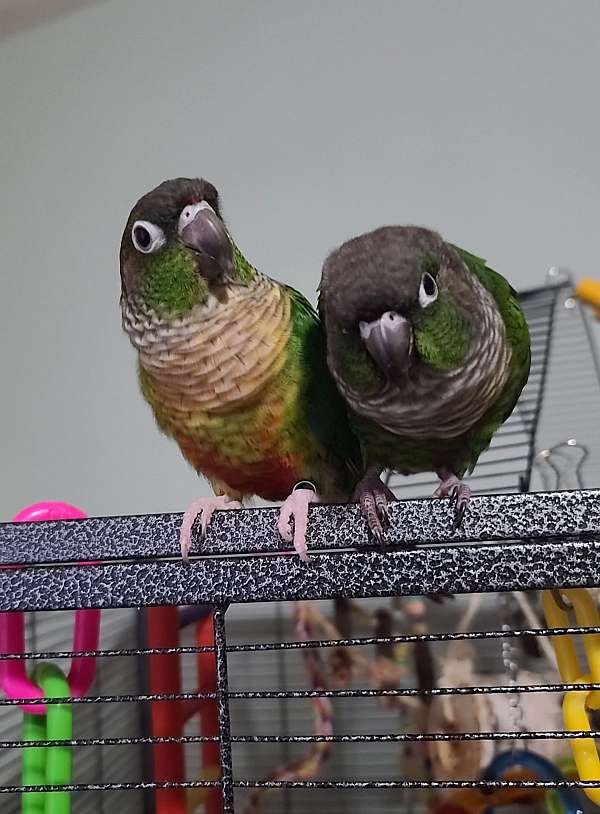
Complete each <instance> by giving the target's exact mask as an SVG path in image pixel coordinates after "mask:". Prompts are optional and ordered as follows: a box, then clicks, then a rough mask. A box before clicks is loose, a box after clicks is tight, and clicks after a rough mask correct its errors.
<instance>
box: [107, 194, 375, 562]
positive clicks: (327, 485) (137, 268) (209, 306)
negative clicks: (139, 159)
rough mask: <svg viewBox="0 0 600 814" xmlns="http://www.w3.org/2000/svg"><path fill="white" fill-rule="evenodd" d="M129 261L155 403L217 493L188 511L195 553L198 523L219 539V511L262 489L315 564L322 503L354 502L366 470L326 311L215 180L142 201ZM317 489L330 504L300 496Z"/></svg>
mask: <svg viewBox="0 0 600 814" xmlns="http://www.w3.org/2000/svg"><path fill="white" fill-rule="evenodd" d="M120 265H121V289H122V290H121V309H122V316H123V326H124V328H125V331H126V332H127V333H128V335H129V338H130V340H131V342H132V344H133V346H134V347H135V348H136V350H137V351H138V361H139V364H138V371H139V381H140V386H141V390H142V393H143V395H144V398H145V399H146V401H147V402H148V403H149V405H150V407H151V408H152V410H153V412H154V416H155V418H156V421H157V423H158V426H159V427H160V429H161V430H162V431H163V432H164V433H166V434H167V435H168V436H170V437H172V438H173V439H174V440H175V441H176V442H177V444H178V445H179V448H180V449H181V452H182V453H183V455H184V457H185V458H186V459H187V461H188V462H189V463H190V464H191V465H192V466H193V467H194V469H195V470H196V471H197V472H198V473H199V474H201V475H204V476H205V477H206V478H207V479H208V480H209V482H210V483H211V486H212V488H213V491H214V493H215V495H216V496H217V497H214V498H203V499H200V500H199V501H196V502H195V503H194V504H192V506H191V507H190V508H189V509H188V511H187V512H186V514H185V515H184V522H183V525H182V530H181V549H182V555H183V556H184V557H186V556H187V554H188V551H189V548H190V543H191V527H192V523H193V521H194V519H195V518H196V517H197V516H198V515H201V523H202V529H203V531H205V530H206V527H207V525H208V522H209V521H210V518H211V515H212V513H213V511H214V510H215V509H230V508H239V506H240V505H241V504H240V501H242V500H243V499H244V498H245V497H249V496H253V495H257V496H259V497H261V498H263V499H265V500H268V501H285V502H284V505H283V508H282V510H281V513H280V518H279V523H278V528H279V530H280V533H281V534H282V536H283V537H284V538H285V539H287V540H288V541H291V540H292V539H293V542H294V546H295V548H296V550H297V551H298V553H299V554H300V556H301V557H303V558H306V542H305V539H304V537H305V529H306V518H307V511H308V504H309V503H310V502H312V501H314V500H318V499H319V500H321V499H322V500H324V501H327V502H329V501H331V502H333V501H345V500H347V499H348V498H349V497H350V496H351V495H352V493H353V489H354V488H355V486H356V483H357V481H358V479H359V476H360V471H359V468H360V450H359V447H358V444H357V442H356V440H355V439H354V437H353V435H352V434H351V432H350V429H349V425H348V420H347V414H346V409H345V405H344V402H343V400H342V398H341V396H340V394H339V393H338V391H337V388H336V386H335V383H334V382H333V379H332V378H331V375H330V374H329V371H328V368H327V362H326V355H325V337H324V333H323V329H322V326H321V324H320V321H319V318H318V316H317V314H316V312H315V311H314V309H313V308H312V307H311V305H310V304H309V303H308V301H307V300H305V299H304V297H303V296H302V295H301V294H299V293H298V292H297V291H294V290H293V289H292V288H289V287H287V286H285V285H282V284H280V283H277V282H275V281H274V280H272V279H270V278H269V277H267V276H265V275H264V274H261V273H260V272H259V271H257V270H256V269H255V268H254V267H253V266H252V265H251V264H250V263H249V262H248V261H247V260H246V259H245V257H244V256H243V255H242V254H241V252H240V251H239V249H238V248H237V246H236V245H235V243H234V242H233V240H232V238H231V236H230V234H229V231H228V230H227V228H226V226H225V224H224V221H223V219H222V216H221V210H220V206H219V196H218V193H217V190H216V189H215V187H214V186H213V185H212V184H210V183H208V182H207V181H205V180H203V179H189V178H178V179H175V180H171V181H165V182H164V183H162V184H160V186H158V187H157V188H156V189H154V190H153V191H151V192H149V193H148V194H147V195H144V196H143V197H142V198H141V199H140V200H139V201H138V202H137V203H136V205H135V206H134V208H133V210H132V212H131V214H130V216H129V219H128V221H127V225H126V227H125V231H124V233H123V238H122V242H121V252H120ZM303 481H309V482H311V483H312V484H314V485H315V488H316V490H317V492H318V496H317V495H316V494H315V492H314V491H313V490H311V489H310V488H296V489H295V487H297V486H299V485H300V486H302V485H303V484H302V482H303ZM305 486H307V484H305ZM292 517H293V518H294V533H293V534H292V530H291V523H290V521H291V518H292Z"/></svg>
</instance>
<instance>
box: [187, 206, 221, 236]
mask: <svg viewBox="0 0 600 814" xmlns="http://www.w3.org/2000/svg"><path fill="white" fill-rule="evenodd" d="M201 209H210V211H211V212H214V211H215V210H214V209H213V208H212V206H211V205H210V204H209V203H207V202H206V201H200V202H199V203H194V204H188V205H187V206H184V207H183V209H182V210H181V214H180V215H179V234H181V232H182V230H183V229H185V227H186V226H187V225H188V223H191V222H192V221H193V220H194V218H195V217H196V215H197V214H198V212H199V211H200V210H201Z"/></svg>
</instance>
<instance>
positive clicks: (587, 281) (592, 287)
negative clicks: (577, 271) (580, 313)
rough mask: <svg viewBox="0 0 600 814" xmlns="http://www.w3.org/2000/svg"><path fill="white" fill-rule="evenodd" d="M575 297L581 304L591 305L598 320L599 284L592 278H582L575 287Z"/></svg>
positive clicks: (599, 308)
mask: <svg viewBox="0 0 600 814" xmlns="http://www.w3.org/2000/svg"><path fill="white" fill-rule="evenodd" d="M575 295H576V296H577V298H578V299H579V300H581V302H585V303H587V304H588V305H591V306H592V308H593V309H594V311H595V313H596V317H598V318H599V319H600V282H599V281H598V280H594V279H593V278H592V277H584V279H583V280H580V281H579V282H578V283H577V285H576V286H575Z"/></svg>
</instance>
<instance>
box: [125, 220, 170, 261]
mask: <svg viewBox="0 0 600 814" xmlns="http://www.w3.org/2000/svg"><path fill="white" fill-rule="evenodd" d="M131 240H132V241H133V245H134V246H135V248H136V249H137V250H138V252H142V254H151V253H152V252H157V251H158V250H159V249H160V248H161V247H162V246H164V245H165V243H166V241H167V239H166V237H165V233H164V232H163V230H162V229H161V228H160V226H156V224H154V223H150V221H147V220H136V222H135V223H134V224H133V227H132V229H131Z"/></svg>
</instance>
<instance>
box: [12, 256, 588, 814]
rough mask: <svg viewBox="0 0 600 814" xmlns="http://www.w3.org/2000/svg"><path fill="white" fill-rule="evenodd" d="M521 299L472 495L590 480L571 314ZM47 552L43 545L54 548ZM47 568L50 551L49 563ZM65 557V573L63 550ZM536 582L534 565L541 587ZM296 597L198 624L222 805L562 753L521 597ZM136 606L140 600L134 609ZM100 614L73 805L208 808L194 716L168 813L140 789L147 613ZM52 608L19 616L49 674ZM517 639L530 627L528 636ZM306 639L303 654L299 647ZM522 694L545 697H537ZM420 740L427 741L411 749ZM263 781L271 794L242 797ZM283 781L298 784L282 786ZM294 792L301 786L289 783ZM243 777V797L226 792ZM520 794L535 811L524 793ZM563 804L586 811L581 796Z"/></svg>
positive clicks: (147, 694)
mask: <svg viewBox="0 0 600 814" xmlns="http://www.w3.org/2000/svg"><path fill="white" fill-rule="evenodd" d="M522 302H523V305H524V307H525V310H526V314H527V318H528V321H529V325H530V330H531V336H532V371H531V377H530V380H529V383H528V385H527V387H526V388H525V390H524V391H523V394H522V397H521V399H520V402H519V405H518V407H517V409H516V410H515V412H514V414H513V416H512V417H511V419H510V420H509V421H508V422H507V423H506V424H505V425H504V427H503V428H502V429H501V430H500V431H499V433H498V434H497V436H496V438H495V439H494V442H493V444H492V446H491V448H490V450H489V451H488V452H486V453H485V454H484V455H483V456H482V458H481V460H480V463H479V465H478V467H477V468H476V470H475V472H474V474H473V476H472V478H471V480H470V485H471V487H472V489H473V491H474V493H475V494H502V493H511V492H520V491H526V490H531V489H533V490H537V489H549V490H553V489H563V488H567V489H571V488H585V487H592V486H597V485H599V484H600V456H599V455H598V450H597V444H598V442H596V441H595V430H593V424H594V420H595V416H597V415H600V409H599V408H600V386H599V378H598V362H597V358H596V355H595V349H594V346H593V342H592V340H591V333H590V326H589V324H588V322H587V317H586V315H585V313H584V312H583V311H582V310H581V308H580V306H579V305H578V303H577V302H576V301H575V300H574V299H573V297H572V292H571V285H570V281H569V279H568V277H566V276H565V275H562V274H561V273H556V272H555V273H553V274H552V276H551V279H550V280H549V284H548V285H546V286H544V287H542V288H539V289H536V290H533V291H529V292H525V293H524V294H523V295H522ZM389 482H390V485H391V486H392V488H393V489H394V491H395V492H396V494H397V495H398V497H400V498H415V497H422V496H429V495H430V494H431V493H432V491H433V489H434V488H435V485H436V484H435V483H434V482H433V481H431V480H430V479H429V478H428V477H427V476H423V477H421V478H420V477H414V478H410V479H405V478H395V477H391V478H390V481H389ZM500 505H501V506H504V505H506V507H507V508H506V510H507V511H513V508H510V507H508V504H500ZM425 510H427V509H426V506H425V507H423V506H421V508H420V511H425ZM532 522H533V520H532ZM542 522H545V521H542ZM10 529H11V527H9V526H4V527H2V528H0V542H5V541H7V540H9V537H10V534H11V533H12V531H10ZM523 536H528V535H523ZM109 537H110V533H109V532H107V539H109ZM59 543H60V540H59V541H58V542H57V541H56V540H55V541H54V545H55V547H56V545H58V544H59ZM0 548H1V547H0ZM96 553H97V552H96ZM340 556H341V555H340ZM381 556H385V555H381ZM115 557H116V555H114V556H109V554H108V553H107V555H106V559H107V560H110V559H114V558H115ZM90 559H92V556H91V553H90ZM96 559H101V558H100V557H97V558H96ZM59 560H60V557H59V555H58V554H55V555H54V556H53V561H54V562H58V561H59ZM13 561H14V560H13ZM64 561H65V562H69V561H73V556H72V554H71V555H70V553H69V551H65V555H64ZM271 561H273V560H271ZM3 562H10V560H3ZM112 567H113V569H114V570H117V569H118V568H119V566H118V565H113V566H112ZM47 573H48V574H49V573H50V571H48V572H47ZM157 578H158V577H157ZM552 578H553V577H552V574H551V567H550V564H549V565H548V580H549V585H550V584H552V582H551V580H552ZM130 579H135V577H131V578H130ZM140 579H141V578H140ZM583 579H584V578H583V577H582V580H583ZM582 584H583V582H582ZM596 584H597V583H596ZM0 585H3V586H4V587H3V589H2V590H3V591H4V596H3V600H2V601H3V605H2V608H3V609H4V610H6V609H8V608H12V607H17V604H18V603H17V601H16V599H15V598H14V596H15V595H14V594H13V595H12V596H11V595H10V594H9V591H8V590H7V587H6V586H7V585H8V583H2V582H0ZM42 585H43V583H42ZM499 587H501V588H503V589H504V590H507V589H508V588H509V587H510V585H509V584H508V582H507V583H506V585H505V586H504V585H501V586H499ZM538 587H539V586H538ZM2 590H0V596H1V595H2ZM49 590H50V589H49ZM140 590H142V592H143V589H140ZM350 593H352V592H351V591H350ZM284 594H285V592H284ZM326 594H327V592H326V591H325V595H326ZM290 595H291V594H290ZM35 596H36V597H38V598H36V599H35V600H31V602H32V604H30V605H28V606H27V605H26V599H25V598H23V596H21V597H20V599H19V601H20V602H22V603H25V604H23V605H21V606H22V607H25V606H27V607H48V606H50V607H52V601H53V600H52V599H47V598H44V599H43V600H42V598H39V591H38V592H37V593H35ZM81 596H83V594H79V598H80V599H81ZM173 596H174V597H176V596H177V593H176V592H174V594H173ZM249 598H255V597H249ZM259 598H260V597H259ZM278 598H281V596H278ZM312 600H313V601H311V602H310V603H301V604H299V603H296V602H288V601H283V600H282V601H276V602H273V601H269V602H252V603H250V604H247V603H245V602H240V603H234V604H232V605H230V606H229V608H228V610H227V615H226V620H227V626H226V631H225V608H224V607H222V608H221V609H220V610H219V611H218V613H217V614H216V623H215V624H216V632H217V653H216V659H217V665H218V668H219V671H218V672H219V681H220V683H219V685H218V687H217V688H216V690H217V692H216V693H214V694H211V693H209V696H210V698H209V699H208V700H214V701H218V712H219V720H218V724H219V733H220V735H221V739H220V742H219V749H220V758H221V762H222V767H223V772H224V774H223V778H222V779H223V783H224V786H225V788H224V790H223V794H224V805H225V809H224V810H225V811H226V812H233V811H234V810H235V812H238V813H239V812H242V814H256V812H258V811H265V812H285V814H304V812H309V811H311V812H312V811H314V810H318V811H328V812H330V814H338V813H339V814H341V813H342V812H347V811H352V812H353V814H363V812H364V814H366V813H367V812H369V814H386V813H387V812H391V811H398V810H407V811H408V810H412V809H415V810H417V809H419V810H421V809H423V808H424V807H426V808H431V807H434V808H436V807H438V808H441V807H442V805H443V804H444V803H446V804H447V803H448V801H449V800H450V799H451V795H452V794H453V792H454V790H453V789H452V788H445V786H446V787H447V786H452V784H456V785H460V783H461V781H477V780H478V778H480V776H481V770H482V768H483V767H484V766H485V765H486V763H488V762H489V761H490V759H491V758H492V756H493V755H494V754H495V753H497V752H498V751H502V750H506V749H509V748H514V747H515V745H516V747H517V748H522V746H523V744H529V745H530V746H531V748H532V749H533V750H535V752H536V753H539V754H543V755H546V756H547V757H549V758H551V759H552V760H553V761H555V762H556V761H560V760H561V759H563V758H566V757H567V756H568V754H569V743H568V735H567V733H565V732H564V727H563V724H562V718H561V713H560V700H561V690H562V686H561V685H560V683H557V673H556V670H555V667H554V661H553V657H552V653H551V652H550V649H549V643H548V641H549V640H548V636H547V634H548V631H547V630H546V629H545V627H544V624H543V623H542V622H541V621H540V619H541V618H542V617H541V613H540V609H539V603H538V596H537V594H536V593H535V592H528V593H521V592H509V593H506V594H497V593H486V594H470V595H465V596H462V597H457V598H456V599H455V600H446V601H444V602H443V603H442V604H434V603H431V602H424V601H423V600H421V599H419V598H417V597H412V598H410V597H406V596H403V597H400V596H396V597H393V598H386V597H385V596H382V597H379V598H369V597H363V598H360V599H345V600H337V601H334V602H332V601H331V600H322V601H319V599H318V595H317V596H314V595H313V596H312ZM11 601H12V602H13V603H14V604H11ZM165 601H166V600H165ZM173 601H176V599H173ZM56 604H57V606H58V607H61V606H67V604H68V603H67V604H63V605H61V599H60V597H58V596H57V598H56ZM111 604H114V605H115V607H112V608H111V607H110V605H111ZM138 604H140V605H143V604H155V602H154V601H153V599H152V598H148V599H147V600H144V601H140V602H139V603H138ZM104 605H105V608H106V609H104V610H103V612H102V634H101V648H102V651H101V653H102V654H101V655H99V657H98V659H97V664H98V670H97V680H96V684H95V685H94V688H93V693H94V696H90V697H89V699H87V700H88V701H89V703H74V704H73V711H74V726H73V731H74V738H75V741H74V742H75V744H76V745H75V747H74V774H73V783H74V784H75V788H76V790H75V791H74V792H73V807H72V810H73V812H75V814H96V813H97V814H100V813H101V812H108V811H113V810H118V811H123V812H125V811H126V812H131V814H142V813H143V814H147V813H149V812H156V814H164V813H165V812H169V814H172V812H175V814H177V812H183V811H184V810H187V811H189V812H193V811H197V812H203V811H206V812H207V814H213V812H215V811H218V810H221V809H220V808H219V805H220V804H219V803H218V800H219V799H220V791H218V794H217V798H215V796H214V793H213V797H212V798H210V800H207V797H206V794H207V791H208V790H210V783H212V782H215V778H216V775H214V774H213V775H211V774H210V772H208V773H207V770H206V766H205V767H204V768H203V766H202V756H201V749H202V746H203V745H205V744H206V742H207V741H208V742H209V743H210V742H216V741H217V740H218V737H217V736H215V735H211V736H209V737H207V736H206V733H205V732H204V733H203V730H202V728H201V725H200V718H199V716H198V714H193V715H191V716H190V717H189V719H188V720H187V721H186V723H185V726H184V727H183V731H182V732H181V733H180V734H178V733H176V732H175V730H173V731H174V734H173V735H170V736H167V741H169V742H170V743H169V744H168V746H171V747H173V748H178V746H177V743H172V742H180V743H182V744H183V749H184V754H185V772H184V774H183V775H181V776H178V777H173V778H164V777H163V778H161V779H163V780H165V779H166V780H173V781H175V786H183V787H186V786H187V788H175V789H173V790H172V794H173V795H174V796H171V797H170V798H168V799H169V802H168V803H165V798H163V799H162V802H161V800H160V799H158V798H157V790H156V789H155V788H152V785H153V783H154V781H155V780H156V774H155V772H154V769H153V754H154V752H153V750H154V749H155V748H156V735H155V734H154V735H153V729H152V724H151V719H150V714H149V707H150V703H151V700H152V699H154V701H156V700H157V697H156V695H155V694H154V695H153V692H152V690H151V684H150V681H149V675H150V672H151V669H152V668H151V665H150V664H149V659H150V658H151V657H152V658H161V656H157V655H154V656H151V655H150V654H149V653H148V625H147V622H148V619H149V616H148V614H149V612H148V611H147V610H145V609H141V610H135V609H130V608H123V607H117V606H118V605H122V601H121V600H119V601H114V602H112V601H109V600H107V601H106V602H104ZM69 606H70V605H69ZM67 615H69V612H67V611H65V612H62V611H57V612H52V613H47V612H35V613H33V612H31V613H29V614H28V616H27V619H28V622H27V625H28V630H27V633H28V651H29V653H30V656H32V657H33V658H38V657H40V656H41V655H43V656H44V657H45V658H53V659H54V660H58V661H59V663H61V664H66V660H67V659H68V658H69V656H70V653H69V647H70V643H69V642H70V636H71V630H70V622H69V620H68V619H67V618H66V616H67ZM69 618H70V616H69ZM299 622H300V623H301V624H299ZM540 629H541V630H540ZM535 631H538V632H541V633H544V631H545V633H546V635H542V636H534V635H533V633H534V632H535ZM225 632H226V634H227V640H226V642H225V638H224V637H225ZM196 633H197V629H196V623H195V622H192V623H191V624H182V627H181V631H180V633H179V634H178V635H177V637H176V638H175V639H174V640H173V641H169V642H167V645H168V646H169V654H170V655H164V658H172V657H173V655H174V654H175V655H176V657H177V658H178V660H179V664H180V668H181V685H180V693H179V699H171V700H166V701H165V702H164V703H165V704H171V705H173V704H178V703H194V701H197V700H198V693H197V688H198V675H197V665H196V659H197V657H198V647H197V636H196ZM306 639H308V640H315V641H316V642H317V644H318V645H319V646H318V647H317V646H312V645H311V646H305V645H306V644H307V642H306V641H304V642H303V640H306ZM308 644H309V645H310V641H309V642H308ZM225 646H227V649H228V652H227V655H225ZM160 652H161V653H164V651H162V650H161V651H160ZM307 659H308V662H309V663H308V666H309V667H310V670H309V671H308V672H307ZM311 659H312V662H311ZM31 663H33V659H32V662H31ZM227 682H228V686H227ZM539 685H542V686H545V687H546V690H545V691H539V690H537V691H536V687H539ZM319 693H321V695H319ZM322 693H325V694H327V695H329V698H327V699H326V700H325V704H323V702H322V701H321V702H319V701H318V699H319V698H322ZM142 699H145V700H142ZM136 702H137V703H136ZM318 703H321V706H320V707H318V706H317V704H318ZM315 715H317V723H318V726H316V722H315V720H316V719H315ZM20 719H21V713H20V712H19V711H18V710H17V709H16V708H15V707H14V706H11V705H10V704H8V703H7V702H4V704H2V705H1V706H0V720H1V721H2V724H3V726H2V734H1V735H0V738H1V740H2V742H1V743H0V747H1V748H0V792H5V793H3V794H1V795H0V800H1V803H0V806H1V810H2V812H3V814H4V813H6V814H13V812H15V813H16V812H18V811H20V810H21V804H20V800H19V794H18V788H19V785H20V748H19V746H20V739H21V735H20ZM316 733H317V734H316ZM424 733H429V734H428V735H426V737H425V738H423V734H424ZM465 733H466V734H465ZM469 733H471V734H470V735H469ZM531 738H533V740H530V739H531ZM163 745H164V744H163ZM168 746H167V748H168ZM307 754H309V755H312V757H313V759H314V761H316V763H317V764H319V766H318V769H319V770H318V773H316V774H315V776H314V777H313V776H312V774H311V771H310V770H311V765H310V764H307V763H304V764H302V761H303V760H304V759H305V758H306V756H307ZM298 761H300V763H301V768H302V769H303V770H304V774H302V773H300V775H298V774H297V773H296V774H293V772H291V773H290V772H288V774H286V773H285V772H280V773H279V774H275V775H273V772H274V771H276V770H278V769H280V768H281V767H293V766H294V765H295V766H296V769H297V768H298V765H297V764H298ZM312 768H314V766H312ZM269 777H271V778H272V780H273V785H278V784H279V785H281V786H284V787H283V788H277V789H275V790H273V789H269V790H268V791H266V790H265V788H264V787H262V788H259V789H256V788H253V787H252V785H253V784H256V783H257V782H258V783H260V782H262V781H264V780H265V778H269ZM291 777H293V778H294V779H295V780H296V781H297V783H296V786H298V784H299V785H300V787H295V788H285V785H286V780H289V779H290V778H291ZM303 780H309V783H308V785H309V786H310V781H313V780H314V781H316V783H313V786H314V787H302V781H303ZM217 782H218V781H217ZM245 783H247V784H248V785H249V786H250V788H243V787H240V786H243V785H244V784H245ZM10 788H12V789H13V793H8V790H9V789H10ZM497 791H499V792H500V793H506V794H505V797H504V798H502V799H500V801H495V805H496V806H498V805H501V804H506V803H508V802H511V803H515V802H518V800H517V798H516V797H514V796H512V797H509V795H508V789H499V790H497ZM530 791H531V790H530ZM536 794H538V797H536V796H535V795H536ZM449 795H450V797H449ZM215 801H216V802H215ZM525 802H527V803H528V804H530V805H534V806H535V805H537V806H539V805H540V798H539V790H536V789H533V791H531V793H530V794H529V796H528V797H527V799H526V800H525ZM205 806H206V808H205ZM484 807H487V806H484ZM578 807H580V808H581V809H589V808H590V807H591V804H590V803H589V802H588V801H587V800H586V799H585V798H584V797H583V796H581V797H580V799H579V800H578Z"/></svg>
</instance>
